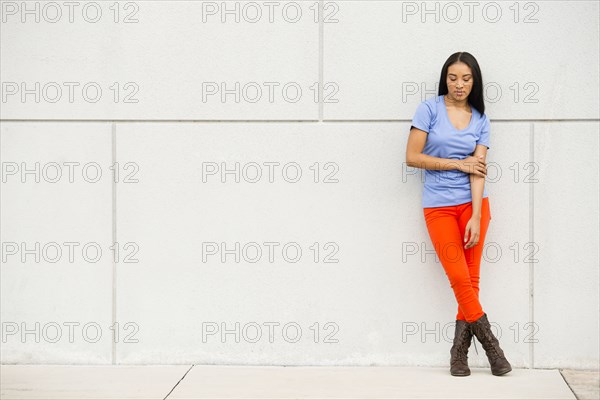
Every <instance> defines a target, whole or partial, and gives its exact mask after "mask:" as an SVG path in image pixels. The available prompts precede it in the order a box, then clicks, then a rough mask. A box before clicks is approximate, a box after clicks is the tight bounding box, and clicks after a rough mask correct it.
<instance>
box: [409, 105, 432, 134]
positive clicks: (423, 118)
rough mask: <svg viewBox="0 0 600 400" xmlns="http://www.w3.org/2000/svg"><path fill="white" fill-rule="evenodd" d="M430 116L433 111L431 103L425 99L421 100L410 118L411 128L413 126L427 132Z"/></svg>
mask: <svg viewBox="0 0 600 400" xmlns="http://www.w3.org/2000/svg"><path fill="white" fill-rule="evenodd" d="M432 117H433V113H432V111H431V105H430V104H429V102H427V101H422V102H421V104H419V106H418V107H417V111H416V112H415V115H414V117H413V119H412V123H411V129H412V127H413V126H414V127H415V128H417V129H420V130H422V131H425V132H427V133H429V130H430V128H431V120H432Z"/></svg>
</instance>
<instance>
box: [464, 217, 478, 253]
mask: <svg viewBox="0 0 600 400" xmlns="http://www.w3.org/2000/svg"><path fill="white" fill-rule="evenodd" d="M480 225H481V219H480V218H477V217H471V219H469V222H467V226H466V227H465V238H464V241H465V242H466V241H467V240H469V242H468V243H467V244H466V245H465V249H469V248H471V247H473V246H476V245H477V244H478V243H479V229H480ZM469 234H470V235H471V238H470V239H469Z"/></svg>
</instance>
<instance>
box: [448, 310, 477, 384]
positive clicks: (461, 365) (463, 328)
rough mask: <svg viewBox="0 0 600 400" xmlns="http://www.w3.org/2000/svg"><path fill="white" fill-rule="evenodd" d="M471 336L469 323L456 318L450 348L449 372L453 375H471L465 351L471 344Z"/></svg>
mask: <svg viewBox="0 0 600 400" xmlns="http://www.w3.org/2000/svg"><path fill="white" fill-rule="evenodd" d="M472 337H473V334H472V333H471V329H470V327H469V323H468V322H467V321H462V320H459V319H457V320H456V326H455V329H454V343H453V344H452V348H451V349H450V356H451V357H450V374H452V375H454V376H469V375H471V370H470V369H469V364H468V362H467V359H468V357H467V353H468V352H469V346H471V338H472Z"/></svg>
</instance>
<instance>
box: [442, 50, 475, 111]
mask: <svg viewBox="0 0 600 400" xmlns="http://www.w3.org/2000/svg"><path fill="white" fill-rule="evenodd" d="M457 62H462V63H465V64H467V65H468V66H469V68H471V73H472V75H473V88H472V90H471V93H469V98H468V99H467V101H468V102H469V103H470V104H471V106H472V107H474V108H475V109H476V110H477V111H479V113H480V114H481V115H484V114H485V104H484V102H483V78H482V76H481V69H480V68H479V63H478V62H477V60H476V59H475V57H473V55H471V54H470V53H467V52H466V51H459V52H458V53H454V54H452V55H451V56H450V57H448V59H447V60H446V62H445V63H444V66H443V67H442V74H441V76H440V85H439V89H438V96H442V95H445V94H448V85H447V84H446V76H447V75H448V67H450V66H451V65H452V64H455V63H457Z"/></svg>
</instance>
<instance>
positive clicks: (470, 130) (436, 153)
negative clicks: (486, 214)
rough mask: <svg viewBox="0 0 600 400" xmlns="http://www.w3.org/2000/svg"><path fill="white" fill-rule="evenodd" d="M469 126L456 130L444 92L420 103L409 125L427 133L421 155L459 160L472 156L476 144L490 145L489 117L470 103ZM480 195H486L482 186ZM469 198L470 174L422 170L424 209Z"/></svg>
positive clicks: (465, 200)
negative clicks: (451, 120)
mask: <svg viewBox="0 0 600 400" xmlns="http://www.w3.org/2000/svg"><path fill="white" fill-rule="evenodd" d="M471 110H472V114H471V121H470V122H469V126H467V127H466V128H465V129H463V130H458V129H456V128H455V127H454V125H452V123H451V122H450V118H449V117H448V111H447V110H446V102H445V100H444V95H441V96H435V97H432V98H430V99H428V100H425V101H423V102H421V104H419V106H418V107H417V111H416V112H415V116H414V117H413V120H412V126H414V127H415V128H418V129H420V130H422V131H425V132H427V133H428V135H427V142H426V143H425V148H424V149H423V153H424V154H428V155H430V156H433V157H440V158H451V159H456V160H462V159H465V158H467V157H468V156H470V155H472V154H473V152H474V151H475V146H476V145H477V144H482V145H485V146H486V147H488V148H489V147H490V120H489V118H488V116H487V115H486V114H483V115H481V114H480V113H479V111H477V109H475V107H473V106H471ZM483 197H487V190H486V188H485V186H484V188H483ZM470 201H472V197H471V182H470V180H469V174H467V173H465V172H462V171H460V170H459V169H452V170H432V169H426V170H425V184H424V185H423V200H422V205H423V208H426V207H443V206H452V205H457V204H464V203H468V202H470Z"/></svg>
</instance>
